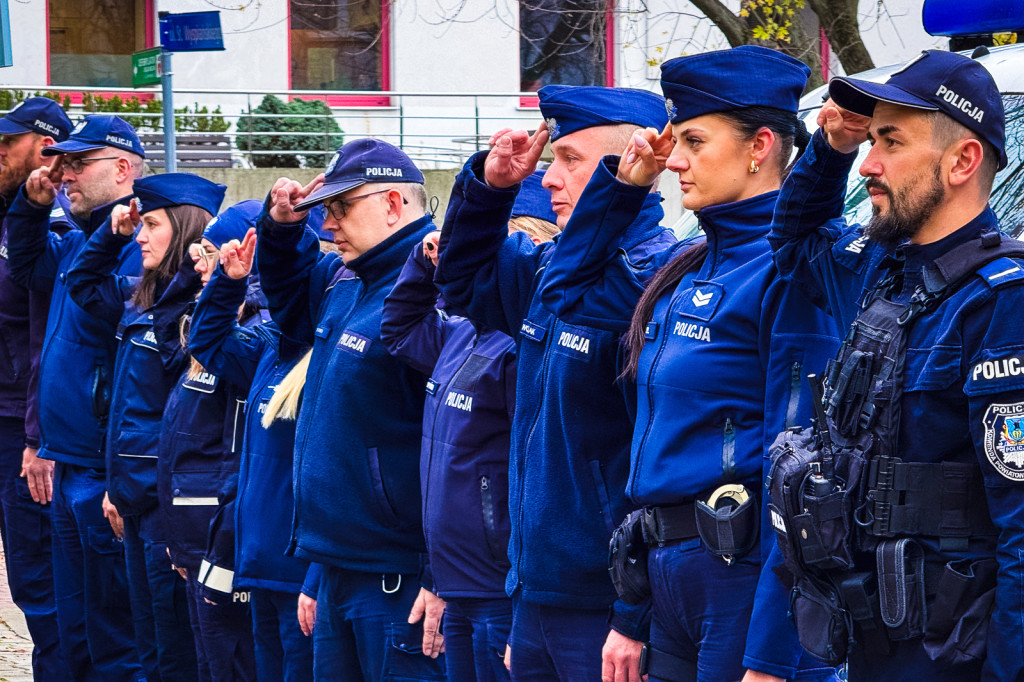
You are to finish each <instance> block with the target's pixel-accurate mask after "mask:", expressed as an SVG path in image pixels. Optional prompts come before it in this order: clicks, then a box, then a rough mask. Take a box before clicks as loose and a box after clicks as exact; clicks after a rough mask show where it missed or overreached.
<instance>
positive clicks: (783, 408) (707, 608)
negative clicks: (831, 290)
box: [542, 46, 835, 682]
mask: <svg viewBox="0 0 1024 682" xmlns="http://www.w3.org/2000/svg"><path fill="white" fill-rule="evenodd" d="M808 74H809V71H808V69H807V67H806V66H804V65H803V64H802V63H800V62H798V61H797V60H795V59H792V58H790V57H788V56H786V55H783V54H781V53H778V52H775V51H773V50H769V49H766V48H761V47H752V46H744V47H738V48H735V49H731V50H725V51H720V52H711V53H705V54H701V55H697V56H694V57H682V58H679V59H673V60H671V61H668V62H666V63H665V64H664V65H662V80H661V84H662V88H663V90H664V93H665V96H666V106H667V108H668V110H669V114H670V119H671V122H670V124H669V126H668V127H667V128H666V129H665V131H664V132H663V133H662V134H661V135H660V136H659V135H658V133H657V132H656V131H652V130H648V131H642V132H640V133H637V134H635V135H634V136H633V138H632V140H631V142H630V143H629V144H628V146H627V148H626V150H625V151H624V153H623V156H622V157H621V159H619V158H616V157H606V158H605V159H604V161H603V162H602V164H601V165H600V166H599V167H598V170H597V171H596V172H595V174H594V177H593V179H592V180H591V182H590V184H589V185H588V186H587V188H586V191H585V192H584V193H583V195H582V197H581V199H580V204H579V208H584V207H585V208H586V210H585V213H586V214H588V215H590V216H595V215H596V216H601V217H600V218H598V219H597V220H596V221H590V222H589V224H588V221H587V220H582V221H580V222H574V221H572V220H570V222H569V224H568V225H567V226H566V228H565V230H564V232H563V234H562V237H561V240H560V241H559V243H558V247H557V248H558V249H560V250H561V252H560V253H562V252H564V253H565V254H566V257H565V258H554V259H552V262H551V265H550V266H549V269H548V278H547V280H546V283H545V290H544V291H543V292H542V295H543V296H544V300H545V303H547V304H548V305H549V306H551V308H552V309H553V311H554V312H555V314H557V315H561V316H567V318H570V317H571V315H572V311H573V309H574V308H575V307H576V304H577V301H576V300H573V299H572V298H570V297H569V294H570V293H571V292H579V291H584V292H587V291H589V292H592V293H593V294H596V293H600V294H601V295H604V296H607V295H611V294H613V293H614V294H615V295H619V296H633V297H634V300H636V298H639V302H638V305H637V308H636V311H635V313H634V317H633V320H632V323H631V327H630V331H629V333H628V335H627V337H626V339H625V344H626V346H627V348H626V351H627V352H626V356H627V359H626V366H625V370H624V375H625V377H626V378H628V379H630V380H632V381H635V382H636V387H635V390H636V400H637V411H636V426H635V430H634V436H633V444H632V455H631V462H630V475H629V479H628V482H627V487H626V493H627V494H628V495H629V496H630V498H631V499H632V500H633V501H634V502H635V503H636V505H637V507H638V508H639V507H642V508H643V509H644V512H643V514H640V515H637V517H636V518H634V516H633V515H631V517H630V518H631V519H633V520H634V522H635V523H637V524H639V525H642V526H644V537H645V538H646V540H647V542H648V543H649V549H648V556H647V560H648V571H647V573H648V577H649V582H650V591H651V598H652V623H651V635H650V643H649V644H648V649H647V652H646V657H645V658H646V662H647V664H648V666H649V667H648V668H647V669H646V670H645V671H644V672H647V673H648V674H649V676H650V679H651V680H652V681H653V680H687V681H689V680H699V681H700V682H710V681H715V682H721V681H724V680H739V679H741V678H744V679H745V680H778V679H783V678H785V679H790V678H799V679H821V678H827V677H830V676H831V674H832V671H831V670H829V669H825V668H824V666H823V665H820V664H817V662H816V661H801V660H800V659H801V649H800V646H799V644H798V643H797V641H796V636H795V633H794V631H793V628H792V626H791V625H790V624H789V623H788V622H787V618H786V612H787V606H788V594H787V591H786V590H785V588H783V586H782V585H781V584H780V583H779V582H778V581H777V579H776V578H775V576H774V575H773V574H772V573H771V571H770V570H768V569H765V570H762V567H763V566H764V565H765V564H768V563H769V562H768V561H767V559H768V555H769V554H770V550H771V548H772V547H773V546H774V544H775V541H774V539H773V535H772V531H771V529H770V526H769V525H768V519H767V518H766V515H765V514H764V513H763V509H762V497H763V495H762V491H763V485H762V477H763V468H766V467H765V465H766V463H767V459H766V453H767V449H768V445H769V444H770V443H771V441H772V440H773V439H774V436H775V435H776V434H777V433H778V432H779V431H781V430H782V429H783V428H785V427H786V426H790V425H792V424H793V423H806V421H807V417H808V416H809V414H810V412H811V407H812V405H811V401H810V396H809V390H807V388H808V385H807V382H806V380H804V376H805V375H806V374H807V373H808V372H813V371H815V370H818V369H821V368H822V367H823V366H824V362H825V360H826V359H827V357H830V356H831V351H832V349H833V348H834V344H835V341H834V340H833V338H832V337H833V336H834V332H833V327H832V323H831V321H830V320H828V318H826V317H825V316H824V315H821V314H819V313H818V312H817V311H814V310H813V309H812V306H811V305H810V304H809V303H807V302H806V301H804V300H802V299H800V298H799V296H798V294H796V293H795V292H794V291H791V290H790V288H789V287H788V286H786V284H785V283H784V282H782V281H780V280H779V278H778V276H777V273H776V271H775V268H774V266H773V264H772V259H771V249H770V247H769V245H768V242H767V241H766V240H765V235H766V234H767V233H768V228H769V226H770V224H771V219H772V211H773V208H774V206H775V199H776V196H777V194H778V190H779V187H780V185H781V182H782V179H783V177H784V175H785V173H786V170H787V167H788V166H789V161H790V157H791V156H792V152H793V148H794V144H796V145H797V146H801V145H803V144H804V143H805V142H806V140H807V138H808V136H807V133H806V130H805V129H804V127H803V124H802V123H801V122H800V121H799V120H798V119H797V117H796V112H797V105H798V102H799V98H800V94H801V92H802V91H803V89H804V87H805V85H806V82H807V76H808ZM666 166H667V167H668V169H669V170H672V171H674V172H675V173H676V174H677V175H678V177H679V184H680V188H681V189H682V192H683V207H684V208H686V209H689V210H692V211H695V212H696V214H697V217H698V218H699V221H700V226H701V229H702V230H703V232H704V235H705V238H698V239H695V240H691V241H689V242H682V243H679V244H676V245H675V246H674V247H673V248H671V249H669V250H667V251H664V252H662V253H660V254H657V255H656V256H655V258H656V259H657V260H658V261H660V262H661V263H662V264H663V265H662V266H661V267H660V269H659V270H658V272H657V274H656V275H655V276H654V278H653V279H652V280H651V281H650V283H649V284H648V286H647V287H646V289H642V288H641V287H639V286H638V285H637V283H636V281H635V279H631V278H629V277H628V271H629V266H630V265H631V264H628V263H626V264H624V263H622V262H621V261H622V259H621V256H620V255H619V254H617V253H616V252H615V250H614V249H615V247H614V245H615V244H616V243H617V240H618V236H619V233H620V232H621V230H622V229H624V228H625V227H626V226H627V225H629V223H630V221H631V220H632V219H633V218H634V217H635V215H636V212H638V211H639V209H640V206H641V205H642V202H643V200H644V197H645V196H646V194H647V193H648V192H649V190H650V187H651V185H652V184H653V183H654V182H655V180H656V179H657V177H658V176H659V175H660V173H661V171H662V170H664V169H665V167H666ZM579 208H578V209H577V212H580V211H579ZM581 215H582V213H581ZM574 218H575V214H574ZM595 223H597V224H598V225H599V226H598V227H597V228H596V229H595V228H594V224H595ZM575 226H578V227H579V228H585V229H573V228H574V227H575ZM641 294H642V295H641ZM583 295H587V294H586V293H584V294H583ZM755 604H756V608H755ZM752 612H753V613H754V615H753V616H752ZM748 630H749V634H748ZM606 660H607V659H606ZM801 662H802V663H803V665H800V664H801ZM606 670H607V667H606ZM745 675H746V677H745ZM616 679H618V678H616ZM630 679H632V678H630Z"/></svg>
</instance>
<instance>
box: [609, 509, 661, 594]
mask: <svg viewBox="0 0 1024 682" xmlns="http://www.w3.org/2000/svg"><path fill="white" fill-rule="evenodd" d="M643 515H644V512H643V510H637V511H634V512H631V513H630V514H629V515H628V516H626V518H625V520H624V521H623V522H622V523H621V524H620V525H619V527H618V528H616V529H615V531H614V532H613V533H612V539H611V542H610V543H609V545H608V573H609V575H611V579H612V585H613V586H614V587H615V592H616V593H617V594H618V595H619V599H621V600H622V601H624V602H625V603H627V604H629V605H631V606H635V605H637V604H640V603H642V602H644V601H645V600H646V599H647V598H648V597H650V596H651V582H650V578H649V576H648V575H647V543H646V542H644V535H643Z"/></svg>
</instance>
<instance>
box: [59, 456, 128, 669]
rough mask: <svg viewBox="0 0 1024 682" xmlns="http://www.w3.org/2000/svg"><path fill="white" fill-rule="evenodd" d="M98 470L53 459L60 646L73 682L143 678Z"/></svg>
mask: <svg viewBox="0 0 1024 682" xmlns="http://www.w3.org/2000/svg"><path fill="white" fill-rule="evenodd" d="M106 489H107V477H106V474H104V472H102V471H100V470H98V469H90V468H89V467H80V466H76V465H74V464H65V463H63V462H57V463H56V466H55V467H54V471H53V502H52V503H51V506H52V510H51V513H52V515H53V516H52V521H53V535H52V541H53V542H52V544H53V580H54V592H55V595H56V603H57V623H58V624H59V626H60V647H61V652H62V653H63V655H64V661H65V663H66V664H67V669H68V675H69V676H70V677H71V679H73V680H75V681H76V682H92V681H93V680H97V681H102V682H120V681H122V680H142V679H145V677H144V676H143V674H142V669H141V667H140V666H139V657H138V654H137V653H136V651H135V638H134V636H133V634H134V633H133V631H132V618H131V611H130V610H129V606H128V578H127V572H126V571H125V563H124V545H123V544H122V542H121V541H120V540H118V539H117V538H116V537H115V536H114V531H113V530H111V528H110V523H108V522H107V519H106V518H104V516H103V509H102V503H103V494H104V492H105V491H106Z"/></svg>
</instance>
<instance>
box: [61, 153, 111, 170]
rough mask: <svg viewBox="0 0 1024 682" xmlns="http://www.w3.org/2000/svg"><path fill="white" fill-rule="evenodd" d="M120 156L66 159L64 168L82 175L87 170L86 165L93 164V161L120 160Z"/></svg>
mask: <svg viewBox="0 0 1024 682" xmlns="http://www.w3.org/2000/svg"><path fill="white" fill-rule="evenodd" d="M120 158H121V157H120V156H94V157H92V158H89V159H78V158H75V159H68V158H67V157H65V159H64V167H65V168H69V169H71V172H72V173H81V172H82V171H84V170H85V164H87V163H92V162H93V161H110V160H111V159H120Z"/></svg>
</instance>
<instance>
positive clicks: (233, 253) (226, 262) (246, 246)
mask: <svg viewBox="0 0 1024 682" xmlns="http://www.w3.org/2000/svg"><path fill="white" fill-rule="evenodd" d="M255 256H256V228H255V227H250V228H249V231H248V232H246V233H245V237H243V238H242V241H241V242H239V241H238V240H237V239H232V240H231V241H229V242H228V243H227V244H222V245H221V247H220V267H221V269H222V270H223V271H224V274H225V275H227V276H228V277H230V278H231V279H243V278H245V277H248V276H249V273H250V272H252V262H253V259H254V257H255Z"/></svg>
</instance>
